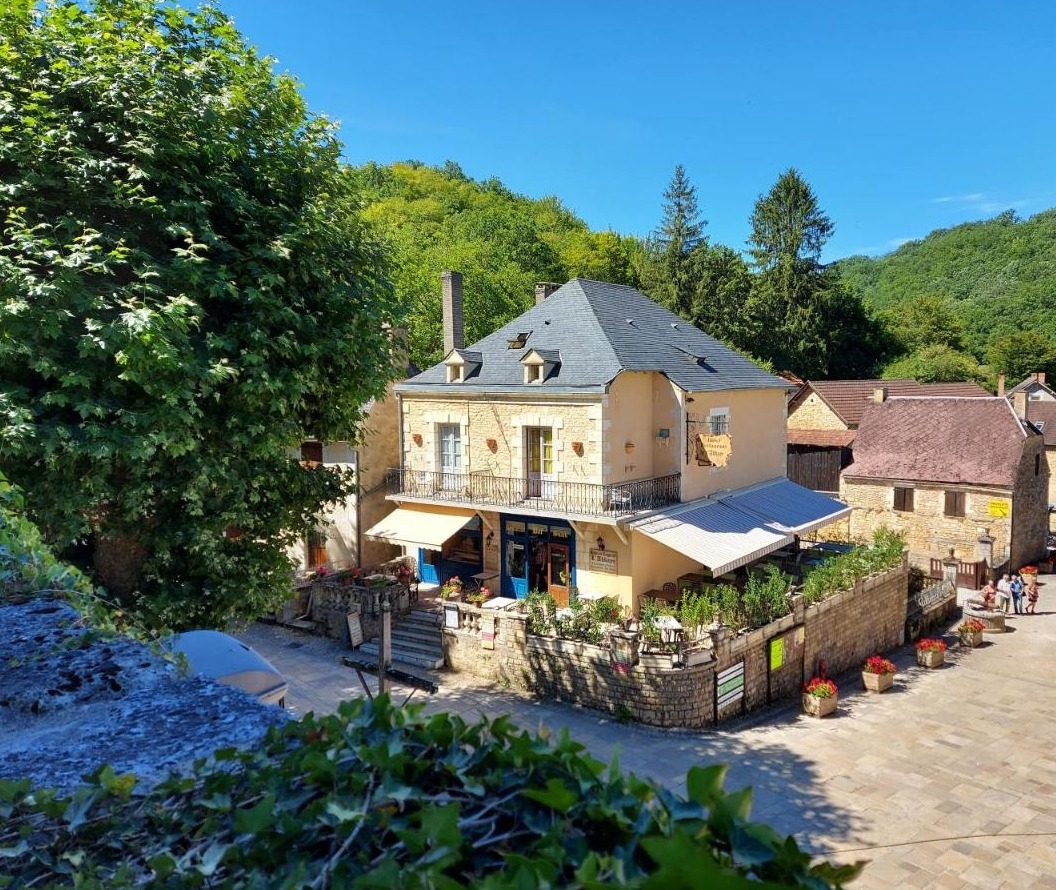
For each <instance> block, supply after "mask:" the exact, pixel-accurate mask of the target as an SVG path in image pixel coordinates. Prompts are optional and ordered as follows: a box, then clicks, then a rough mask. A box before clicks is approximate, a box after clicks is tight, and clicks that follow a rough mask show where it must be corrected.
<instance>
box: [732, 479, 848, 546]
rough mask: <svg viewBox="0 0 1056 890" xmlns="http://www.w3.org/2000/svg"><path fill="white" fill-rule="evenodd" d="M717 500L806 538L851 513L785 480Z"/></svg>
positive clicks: (843, 507)
mask: <svg viewBox="0 0 1056 890" xmlns="http://www.w3.org/2000/svg"><path fill="white" fill-rule="evenodd" d="M719 500H721V501H722V503H724V504H727V505H729V506H731V507H733V508H735V509H737V510H743V511H745V512H746V513H750V514H752V515H753V516H755V517H756V518H758V519H760V520H762V521H763V522H766V523H769V524H770V525H772V526H776V527H777V528H778V529H780V530H782V531H786V532H788V533H789V534H792V535H805V534H806V533H807V532H812V531H814V529H817V528H821V527H822V526H823V525H828V524H829V523H831V522H835V521H836V520H837V519H843V518H844V517H845V516H847V515H849V514H850V512H851V508H850V507H848V506H847V505H846V504H844V503H842V502H840V501H837V500H835V499H834V498H830V497H827V496H826V495H823V494H819V493H818V492H816V491H812V490H811V489H809V488H804V487H803V486H802V485H797V484H796V483H795V482H789V480H788V479H784V478H782V479H775V480H773V481H772V482H764V483H763V484H762V485H754V486H752V487H751V488H746V489H742V490H740V491H735V492H731V493H730V494H728V495H725V496H724V497H722V498H720V499H719Z"/></svg>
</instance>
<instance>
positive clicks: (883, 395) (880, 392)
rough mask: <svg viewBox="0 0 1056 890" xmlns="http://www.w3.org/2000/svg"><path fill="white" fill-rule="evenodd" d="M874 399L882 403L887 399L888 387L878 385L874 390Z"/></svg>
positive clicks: (877, 402)
mask: <svg viewBox="0 0 1056 890" xmlns="http://www.w3.org/2000/svg"><path fill="white" fill-rule="evenodd" d="M873 401H874V402H876V404H878V405H880V404H882V403H884V402H886V401H887V387H886V386H878V387H877V388H876V389H874V390H873Z"/></svg>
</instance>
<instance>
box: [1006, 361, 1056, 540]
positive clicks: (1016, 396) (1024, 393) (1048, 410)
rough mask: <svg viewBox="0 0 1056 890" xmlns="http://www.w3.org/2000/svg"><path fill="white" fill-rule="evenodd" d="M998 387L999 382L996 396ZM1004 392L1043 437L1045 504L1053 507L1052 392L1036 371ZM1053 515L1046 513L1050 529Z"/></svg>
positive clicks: (1055, 420) (1055, 430)
mask: <svg viewBox="0 0 1056 890" xmlns="http://www.w3.org/2000/svg"><path fill="white" fill-rule="evenodd" d="M1002 381H1003V378H1002ZM1001 388H1002V387H1001V386H1000V384H999V386H998V394H999V395H1000V391H1001ZM1004 395H1005V398H1006V399H1008V401H1009V403H1010V404H1011V405H1012V409H1013V410H1014V411H1015V412H1016V414H1018V415H1019V416H1020V417H1022V418H1024V419H1025V420H1029V421H1030V422H1031V423H1032V424H1033V425H1034V426H1035V427H1036V428H1037V430H1038V431H1039V432H1040V433H1041V434H1042V436H1043V437H1044V439H1045V461H1046V463H1047V464H1048V465H1049V507H1050V508H1053V509H1056V392H1054V391H1053V390H1052V388H1051V387H1050V386H1049V385H1048V384H1047V383H1046V382H1045V374H1044V372H1039V373H1035V374H1031V375H1030V376H1029V377H1027V378H1026V379H1025V380H1021V381H1020V382H1019V383H1017V384H1016V385H1015V386H1013V387H1012V388H1011V389H1010V390H1008V391H1007V392H1006V393H1005V394H1004ZM1053 516H1054V514H1052V513H1050V514H1049V526H1050V528H1051V527H1052V526H1053V524H1054V520H1053Z"/></svg>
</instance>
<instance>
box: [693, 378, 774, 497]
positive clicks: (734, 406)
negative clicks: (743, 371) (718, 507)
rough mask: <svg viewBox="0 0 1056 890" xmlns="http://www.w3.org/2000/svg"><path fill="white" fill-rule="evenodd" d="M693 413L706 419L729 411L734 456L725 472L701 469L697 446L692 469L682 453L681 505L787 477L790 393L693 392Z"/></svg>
mask: <svg viewBox="0 0 1056 890" xmlns="http://www.w3.org/2000/svg"><path fill="white" fill-rule="evenodd" d="M690 397H691V398H692V399H693V401H692V402H691V403H690V404H688V405H687V409H688V410H689V413H690V414H692V415H694V416H695V417H699V418H707V417H708V416H709V414H710V412H711V411H712V410H713V409H716V408H728V409H729V417H730V426H729V429H730V447H731V450H730V457H729V461H728V462H727V464H726V466H725V467H708V466H704V467H702V466H698V465H697V462H696V460H695V459H694V452H693V443H692V442H690V443H689V464H688V465H686V463H685V443H684V441H683V450H682V500H683V501H692V500H696V499H697V498H702V497H707V496H708V495H711V494H714V493H715V492H717V491H722V490H733V489H737V488H744V487H746V486H749V485H754V484H756V483H758V482H765V481H767V480H769V479H776V478H777V477H779V476H784V475H785V466H786V459H787V450H786V447H785V441H786V435H785V392H784V390H782V389H761V390H747V389H741V390H730V391H727V392H721V393H691V394H690Z"/></svg>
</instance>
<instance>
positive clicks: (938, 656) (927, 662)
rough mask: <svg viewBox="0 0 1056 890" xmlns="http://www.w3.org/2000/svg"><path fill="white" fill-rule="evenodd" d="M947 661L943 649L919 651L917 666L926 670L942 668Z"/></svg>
mask: <svg viewBox="0 0 1056 890" xmlns="http://www.w3.org/2000/svg"><path fill="white" fill-rule="evenodd" d="M945 661H946V652H945V651H944V650H942V649H918V650H917V664H919V665H920V666H921V667H926V668H937V667H942V665H943V663H944V662H945Z"/></svg>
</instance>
